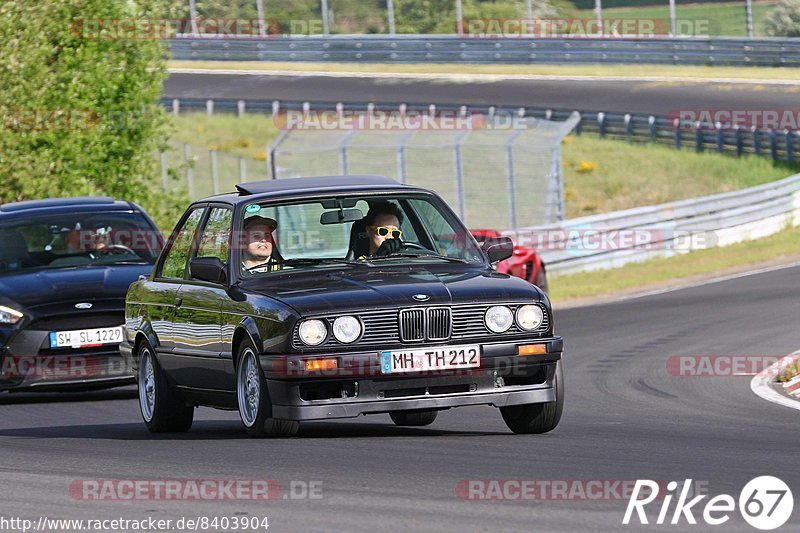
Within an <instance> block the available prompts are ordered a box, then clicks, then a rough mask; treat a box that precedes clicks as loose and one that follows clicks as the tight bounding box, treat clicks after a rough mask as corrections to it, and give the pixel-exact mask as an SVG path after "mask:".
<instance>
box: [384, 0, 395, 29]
mask: <svg viewBox="0 0 800 533" xmlns="http://www.w3.org/2000/svg"><path fill="white" fill-rule="evenodd" d="M386 11H387V14H388V15H389V35H394V34H395V27H394V0H386Z"/></svg>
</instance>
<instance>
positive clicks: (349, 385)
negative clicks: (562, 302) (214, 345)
mask: <svg viewBox="0 0 800 533" xmlns="http://www.w3.org/2000/svg"><path fill="white" fill-rule="evenodd" d="M524 344H544V345H546V349H547V351H546V352H545V353H541V354H537V355H530V356H518V355H517V347H518V345H524ZM562 351H563V341H562V339H561V338H560V337H551V338H545V339H536V340H532V341H530V342H522V341H516V342H514V343H508V342H506V343H490V344H482V352H483V355H482V357H481V366H480V367H479V368H475V369H470V370H461V371H449V372H448V371H438V372H424V373H405V374H382V373H380V361H379V354H378V353H376V352H368V353H359V354H352V355H348V356H341V355H338V357H339V358H340V361H341V362H342V364H341V365H340V367H339V369H337V371H336V372H329V373H327V374H326V375H297V374H295V373H292V372H287V371H286V368H287V366H288V367H291V366H292V365H291V361H289V362H288V365H287V361H286V359H280V358H278V359H276V358H275V357H274V356H268V355H262V356H261V365H262V368H263V369H264V373H265V377H266V381H267V387H268V390H269V396H270V400H271V403H272V416H273V417H274V418H283V419H289V420H324V419H332V418H352V417H357V416H359V415H366V414H375V413H389V412H393V411H407V410H429V409H435V410H442V409H449V408H451V407H460V406H465V405H492V406H495V407H507V406H511V405H522V404H533V403H546V402H552V401H555V391H554V389H553V379H554V377H555V373H556V365H557V364H558V362H559V361H560V360H561V356H562ZM332 356H333V354H331V355H330V356H315V357H332ZM297 359H298V360H301V361H302V360H304V359H308V358H307V357H305V358H297Z"/></svg>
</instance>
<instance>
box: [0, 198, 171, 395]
mask: <svg viewBox="0 0 800 533" xmlns="http://www.w3.org/2000/svg"><path fill="white" fill-rule="evenodd" d="M162 247H163V238H162V236H161V233H160V232H159V231H158V228H157V227H156V225H155V224H154V223H153V221H152V220H151V218H150V217H149V216H148V215H147V214H146V213H145V212H144V210H143V209H142V208H141V207H139V206H138V205H136V204H133V203H131V202H124V201H115V200H112V199H111V198H106V197H82V198H51V199H45V200H31V201H24V202H17V203H9V204H3V205H0V369H1V370H0V390H19V389H37V390H64V389H70V390H73V389H93V388H103V387H109V386H116V385H120V384H125V383H131V382H132V381H133V374H132V372H131V369H130V366H129V365H128V364H127V361H126V360H125V359H124V358H122V357H121V356H120V353H119V343H120V341H122V330H123V328H122V326H123V323H124V302H125V293H126V292H127V290H128V286H129V285H130V284H131V283H132V282H134V281H135V280H136V279H138V278H139V276H144V275H149V274H150V271H151V270H152V268H153V264H154V263H155V260H156V258H157V257H158V254H159V252H160V251H161V248H162Z"/></svg>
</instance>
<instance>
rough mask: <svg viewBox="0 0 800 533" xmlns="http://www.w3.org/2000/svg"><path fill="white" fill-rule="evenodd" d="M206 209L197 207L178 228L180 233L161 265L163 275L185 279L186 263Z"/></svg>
mask: <svg viewBox="0 0 800 533" xmlns="http://www.w3.org/2000/svg"><path fill="white" fill-rule="evenodd" d="M204 211H205V209H204V208H197V209H195V210H194V211H193V212H192V214H190V215H189V218H187V219H186V221H185V222H184V223H183V226H182V227H181V228H180V229H179V230H178V234H177V236H176V237H175V240H174V241H172V245H171V246H170V248H169V250H168V251H167V257H166V258H165V259H164V264H163V265H162V267H161V276H163V277H165V278H179V279H183V274H184V272H185V271H186V263H187V261H188V260H189V252H191V250H192V241H193V239H194V234H195V232H196V231H197V226H198V225H199V224H200V220H201V219H202V218H203V212H204Z"/></svg>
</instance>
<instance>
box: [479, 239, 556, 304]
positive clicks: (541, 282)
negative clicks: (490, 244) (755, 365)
mask: <svg viewBox="0 0 800 533" xmlns="http://www.w3.org/2000/svg"><path fill="white" fill-rule="evenodd" d="M470 233H472V236H473V237H475V240H477V241H478V242H479V243H481V244H483V243H484V241H487V240H490V239H498V238H500V237H502V236H503V235H502V233H500V232H499V231H497V230H493V229H474V230H470ZM497 271H498V272H502V273H503V274H509V275H511V276H516V277H518V278H522V279H524V280H527V281H529V282H531V283H533V284H534V285H536V286H537V287H539V288H540V289H542V290H543V291H544V292H545V293H546V292H547V272H546V270H545V266H544V261H542V258H541V257H540V256H539V254H537V253H536V250H532V249H531V248H528V247H526V246H517V245H515V246H514V254H513V255H512V256H511V257H509V258H508V259H505V260H503V261H500V262H499V263H497Z"/></svg>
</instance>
